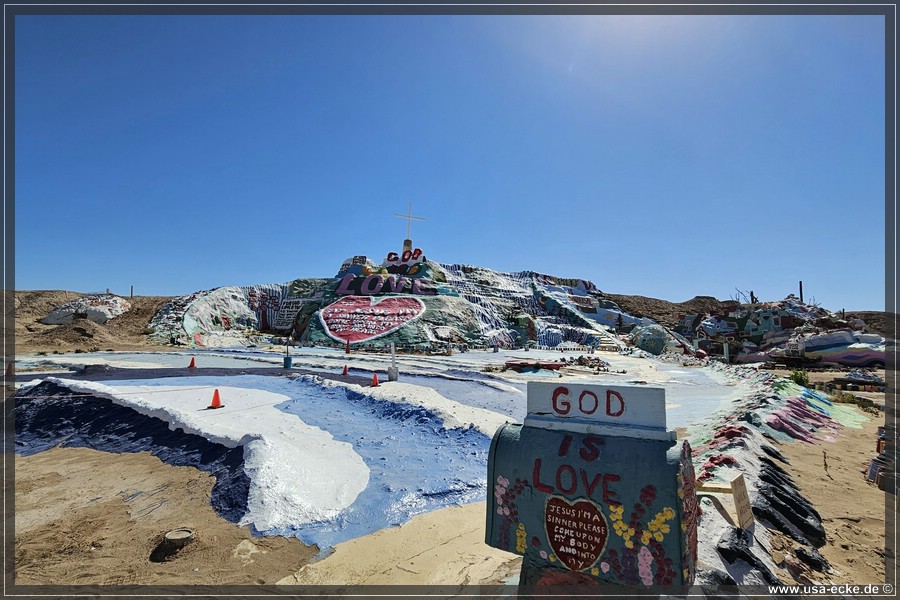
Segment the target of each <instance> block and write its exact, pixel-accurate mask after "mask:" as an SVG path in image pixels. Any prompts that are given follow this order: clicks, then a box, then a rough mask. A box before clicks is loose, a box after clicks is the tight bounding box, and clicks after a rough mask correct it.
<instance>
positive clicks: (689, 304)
mask: <svg viewBox="0 0 900 600" xmlns="http://www.w3.org/2000/svg"><path fill="white" fill-rule="evenodd" d="M603 296H604V297H605V298H608V299H610V300H612V301H613V302H615V303H616V304H618V305H619V308H621V309H622V310H623V311H625V312H626V313H628V314H630V315H633V316H635V317H648V318H650V319H653V320H654V321H656V322H657V323H659V324H660V325H665V326H666V327H674V326H675V324H676V323H678V317H679V315H696V314H705V313H717V312H722V311H723V310H724V309H726V308H727V307H728V306H729V305H731V306H733V305H734V304H735V303H734V302H731V301H726V302H722V301H720V300H716V299H715V298H713V297H712V296H696V297H694V298H691V299H690V300H687V301H685V302H669V301H668V300H660V299H658V298H647V297H646V296H626V295H622V294H607V293H603Z"/></svg>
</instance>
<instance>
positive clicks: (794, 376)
mask: <svg viewBox="0 0 900 600" xmlns="http://www.w3.org/2000/svg"><path fill="white" fill-rule="evenodd" d="M789 379H790V380H791V381H793V382H794V383H796V384H797V385H802V386H803V387H809V373H807V372H806V371H798V370H796V369H794V370H793V371H791V375H790V377H789Z"/></svg>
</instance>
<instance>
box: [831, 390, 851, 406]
mask: <svg viewBox="0 0 900 600" xmlns="http://www.w3.org/2000/svg"><path fill="white" fill-rule="evenodd" d="M831 401H832V402H837V403H838V404H856V396H854V395H853V394H848V393H847V392H842V391H837V392H835V393H833V394H832V395H831Z"/></svg>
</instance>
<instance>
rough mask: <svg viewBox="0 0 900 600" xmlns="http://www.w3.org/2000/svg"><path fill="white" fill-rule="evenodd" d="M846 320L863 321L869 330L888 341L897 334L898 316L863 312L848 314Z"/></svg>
mask: <svg viewBox="0 0 900 600" xmlns="http://www.w3.org/2000/svg"><path fill="white" fill-rule="evenodd" d="M846 318H847V319H848V320H849V319H854V318H855V319H861V320H862V321H863V322H864V323H865V324H866V327H867V328H868V330H869V331H870V332H872V333H877V334H878V335H880V336H883V337H885V338H886V339H892V338H893V337H894V336H895V334H896V332H897V315H896V314H892V313H886V312H875V311H862V312H854V313H847V316H846Z"/></svg>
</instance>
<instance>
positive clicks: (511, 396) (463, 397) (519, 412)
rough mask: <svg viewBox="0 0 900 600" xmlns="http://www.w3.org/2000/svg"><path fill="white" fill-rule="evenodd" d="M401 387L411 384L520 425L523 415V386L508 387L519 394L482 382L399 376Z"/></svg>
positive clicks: (437, 377) (421, 376)
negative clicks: (510, 419)
mask: <svg viewBox="0 0 900 600" xmlns="http://www.w3.org/2000/svg"><path fill="white" fill-rule="evenodd" d="M401 381H402V382H403V383H411V384H413V385H420V386H422V387H427V388H431V389H433V390H435V391H436V392H437V393H439V394H440V395H441V396H443V397H444V398H447V399H449V400H454V401H455V402H459V403H460V404H465V405H466V406H475V407H478V408H484V409H486V410H490V411H493V412H495V413H499V414H501V415H505V416H507V417H511V418H513V419H515V420H516V421H517V422H519V423H521V422H522V421H523V419H524V418H525V414H526V412H527V411H526V405H525V404H526V403H525V384H524V383H523V384H518V385H515V384H510V383H507V382H504V383H505V384H506V385H512V386H513V387H516V388H518V389H521V391H522V393H521V394H516V393H513V392H509V391H504V390H500V389H497V388H495V387H493V386H491V385H490V384H488V383H486V381H485V380H478V379H472V378H468V379H448V378H446V377H441V376H439V375H402V377H401Z"/></svg>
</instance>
